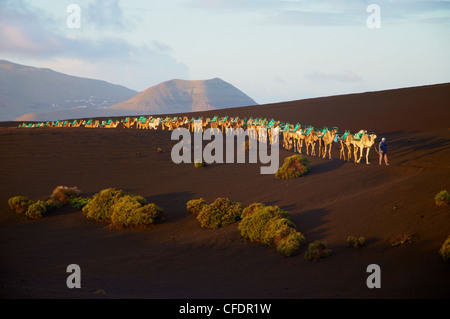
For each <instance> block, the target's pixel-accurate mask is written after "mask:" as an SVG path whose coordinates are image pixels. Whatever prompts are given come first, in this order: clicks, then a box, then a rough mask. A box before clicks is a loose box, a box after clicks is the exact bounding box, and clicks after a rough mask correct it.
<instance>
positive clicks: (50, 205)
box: [44, 198, 63, 213]
mask: <svg viewBox="0 0 450 319" xmlns="http://www.w3.org/2000/svg"><path fill="white" fill-rule="evenodd" d="M44 203H45V205H46V206H47V211H46V213H52V212H54V211H56V210H57V209H59V208H61V207H62V206H63V204H62V203H61V202H59V201H57V200H53V199H51V198H50V199H49V200H47V201H45V202H44Z"/></svg>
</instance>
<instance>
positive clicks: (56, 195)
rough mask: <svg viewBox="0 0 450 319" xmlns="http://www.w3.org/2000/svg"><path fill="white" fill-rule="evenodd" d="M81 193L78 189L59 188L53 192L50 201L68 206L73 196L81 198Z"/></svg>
mask: <svg viewBox="0 0 450 319" xmlns="http://www.w3.org/2000/svg"><path fill="white" fill-rule="evenodd" d="M80 194H81V191H80V190H79V189H78V187H76V186H74V187H67V186H58V187H56V188H55V189H54V190H53V193H52V195H51V196H50V199H52V200H55V201H58V202H60V203H61V204H64V205H66V204H68V203H69V198H70V197H72V196H79V195H80Z"/></svg>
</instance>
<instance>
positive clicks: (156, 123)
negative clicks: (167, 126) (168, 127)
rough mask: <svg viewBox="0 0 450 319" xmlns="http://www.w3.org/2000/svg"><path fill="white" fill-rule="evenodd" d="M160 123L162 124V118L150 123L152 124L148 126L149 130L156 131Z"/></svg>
mask: <svg viewBox="0 0 450 319" xmlns="http://www.w3.org/2000/svg"><path fill="white" fill-rule="evenodd" d="M159 123H161V118H160V117H158V118H155V120H154V121H152V122H150V123H149V124H148V128H149V129H153V130H156V129H158V125H159Z"/></svg>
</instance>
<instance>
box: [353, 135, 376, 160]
mask: <svg viewBox="0 0 450 319" xmlns="http://www.w3.org/2000/svg"><path fill="white" fill-rule="evenodd" d="M376 138H377V136H376V135H375V134H370V135H369V134H367V133H364V134H363V135H362V136H361V139H359V140H352V144H353V148H354V153H353V155H354V157H355V163H359V162H360V161H361V158H362V156H363V152H364V149H367V151H366V164H370V163H369V151H370V148H371V147H372V146H373V144H374V143H375V139H376ZM358 149H359V151H360V154H359V158H358V159H356V158H357V153H358Z"/></svg>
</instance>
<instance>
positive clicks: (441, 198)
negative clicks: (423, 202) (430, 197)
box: [434, 190, 450, 206]
mask: <svg viewBox="0 0 450 319" xmlns="http://www.w3.org/2000/svg"><path fill="white" fill-rule="evenodd" d="M434 200H435V202H436V205H438V206H446V205H448V204H449V203H450V194H449V193H448V191H447V190H443V191H441V192H439V193H438V194H437V195H436V196H435V197H434Z"/></svg>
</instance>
